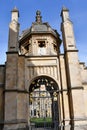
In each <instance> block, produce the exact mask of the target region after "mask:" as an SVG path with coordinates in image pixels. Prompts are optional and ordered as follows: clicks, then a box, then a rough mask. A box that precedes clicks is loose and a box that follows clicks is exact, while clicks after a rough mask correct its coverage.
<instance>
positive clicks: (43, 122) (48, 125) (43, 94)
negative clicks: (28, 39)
mask: <svg viewBox="0 0 87 130" xmlns="http://www.w3.org/2000/svg"><path fill="white" fill-rule="evenodd" d="M39 80H40V81H41V80H42V79H39ZM43 80H44V79H43ZM46 80H47V79H46ZM32 84H33V86H34V84H36V83H35V82H34V83H32ZM33 86H32V89H31V91H30V94H29V117H30V128H29V130H59V111H58V93H57V90H55V89H54V88H52V87H53V86H52V85H51V84H49V86H50V87H49V86H47V85H46V84H45V83H43V82H40V84H38V87H37V86H36V87H35V86H34V87H33Z"/></svg>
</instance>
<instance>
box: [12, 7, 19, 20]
mask: <svg viewBox="0 0 87 130" xmlns="http://www.w3.org/2000/svg"><path fill="white" fill-rule="evenodd" d="M11 12H12V21H13V20H15V21H17V22H18V17H19V11H18V9H17V8H16V7H14V9H13V10H12V11H11Z"/></svg>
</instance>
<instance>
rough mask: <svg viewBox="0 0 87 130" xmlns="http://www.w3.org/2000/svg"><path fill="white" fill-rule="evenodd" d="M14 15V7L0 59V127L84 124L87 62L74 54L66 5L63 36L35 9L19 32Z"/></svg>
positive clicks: (74, 127) (81, 128) (44, 129)
mask: <svg viewBox="0 0 87 130" xmlns="http://www.w3.org/2000/svg"><path fill="white" fill-rule="evenodd" d="M18 17H19V11H18V9H17V8H14V9H13V10H12V17H11V22H10V24H9V38H8V51H7V52H6V54H7V60H6V62H5V64H4V65H0V130H86V129H87V67H86V66H85V64H84V63H82V62H79V59H78V50H77V47H76V42H75V37H74V31H73V24H72V22H71V20H70V17H69V10H68V9H67V8H65V7H63V8H62V11H61V18H62V23H61V32H62V39H61V38H60V35H59V33H58V32H57V30H55V29H52V28H51V26H50V25H49V23H48V22H43V21H42V16H41V12H40V11H39V10H38V11H37V12H36V19H35V22H33V23H32V25H31V27H30V28H28V29H26V30H24V31H23V32H22V33H21V35H19V27H20V24H19V23H18ZM62 41H63V50H64V53H61V51H60V47H61V43H62Z"/></svg>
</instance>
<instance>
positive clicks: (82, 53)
mask: <svg viewBox="0 0 87 130" xmlns="http://www.w3.org/2000/svg"><path fill="white" fill-rule="evenodd" d="M15 6H16V7H17V8H18V10H19V13H20V17H19V23H20V33H21V31H22V30H25V29H26V28H29V27H30V26H31V24H32V22H34V21H35V15H36V10H40V11H41V14H42V20H43V22H49V24H50V25H51V26H52V28H54V29H57V31H58V32H59V33H60V35H61V31H60V24H61V17H60V13H61V9H62V7H63V6H65V7H67V8H68V9H69V11H70V18H71V21H72V22H73V26H74V33H75V39H76V46H77V49H78V50H79V53H78V54H79V60H80V61H82V62H86V65H87V0H0V12H1V13H0V64H4V62H5V61H6V51H7V48H8V29H9V23H10V20H11V10H12V9H13V8H14V7H15Z"/></svg>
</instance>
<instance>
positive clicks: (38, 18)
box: [36, 10, 42, 23]
mask: <svg viewBox="0 0 87 130" xmlns="http://www.w3.org/2000/svg"><path fill="white" fill-rule="evenodd" d="M36 22H37V23H42V16H41V12H40V11H39V10H37V12H36Z"/></svg>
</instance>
